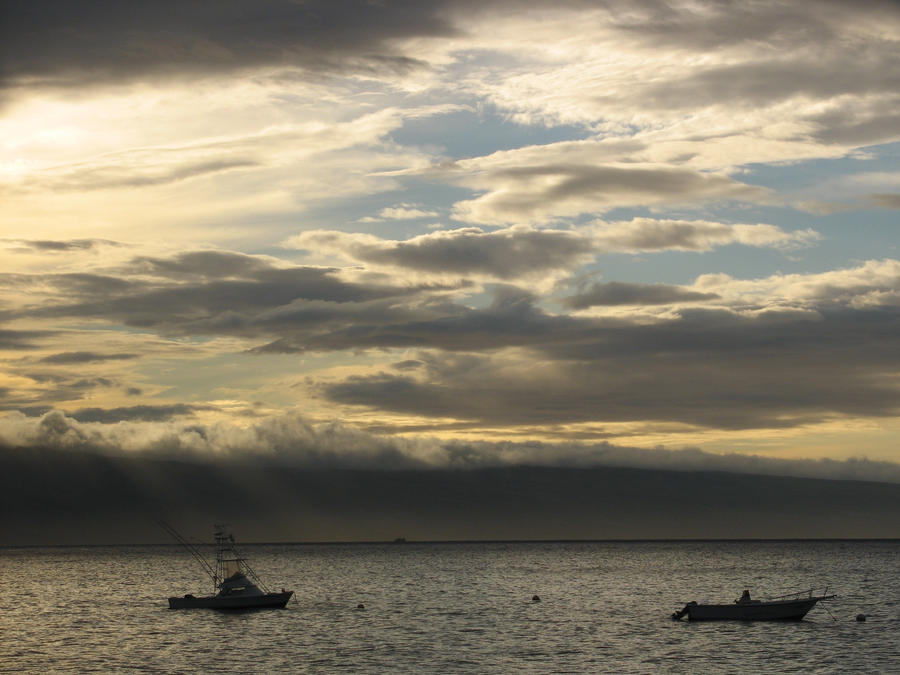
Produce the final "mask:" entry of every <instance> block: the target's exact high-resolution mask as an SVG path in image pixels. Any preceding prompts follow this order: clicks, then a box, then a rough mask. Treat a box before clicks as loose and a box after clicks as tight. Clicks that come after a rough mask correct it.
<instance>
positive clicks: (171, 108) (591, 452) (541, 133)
mask: <svg viewBox="0 0 900 675" xmlns="http://www.w3.org/2000/svg"><path fill="white" fill-rule="evenodd" d="M898 158H900V6H898V5H897V4H895V3H887V2H881V1H879V2H866V1H862V2H854V3H847V2H843V1H838V0H834V1H829V0H817V1H815V2H804V3H797V2H790V1H788V0H784V1H782V2H778V1H774V0H772V1H768V0H760V1H758V2H729V1H727V0H721V1H715V2H713V1H704V0H696V1H691V2H688V1H685V2H680V1H676V0H672V1H664V0H640V1H637V2H635V1H631V0H630V1H628V2H625V1H624V0H623V1H621V2H619V1H617V0H609V1H608V2H582V1H579V0H553V1H552V2H550V1H546V2H544V1H541V0H530V1H529V2H519V1H517V2H512V1H506V0H496V1H485V0H478V1H477V2H475V1H473V0H442V1H437V2H417V1H414V0H387V1H385V2H374V1H373V2H364V1H361V0H360V1H353V0H310V1H308V2H300V1H291V0H253V1H250V0H222V1H220V2H216V3H208V2H201V1H200V0H178V1H177V2H169V1H159V2H153V3H128V2H121V3H107V2H99V0H98V1H91V0H87V1H84V2H78V3H73V2H68V1H66V0H27V1H24V0H23V1H18V0H7V1H5V2H3V3H2V8H0V216H2V228H0V256H2V262H3V264H2V267H0V360H2V367H0V444H2V445H5V446H6V447H26V448H27V447H41V448H47V449H63V450H66V449H67V450H73V451H80V450H90V449H99V450H105V451H115V452H126V453H134V454H147V453H150V454H159V453H163V454H165V455H166V456H184V457H196V456H203V457H208V456H210V455H212V456H215V457H219V456H223V457H224V456H235V455H239V456H246V455H247V454H249V455H251V456H253V455H263V456H266V457H272V456H276V457H280V458H284V459H285V460H289V461H291V462H293V463H295V464H297V465H301V466H302V465H304V464H315V465H321V466H344V465H346V466H354V467H379V468H390V467H392V466H403V467H415V468H428V467H455V466H473V467H485V466H496V465H506V464H540V465H547V466H555V465H559V466H587V465H592V464H603V463H607V464H609V463H613V464H617V465H624V466H657V467H677V466H681V467H684V468H700V467H712V468H732V469H735V470H741V471H761V472H763V473H775V474H777V473H791V474H796V475H809V476H824V475H829V476H837V477H857V478H858V477H862V478H868V479H878V480H890V481H894V482H900V467H898V465H897V463H898V462H900V448H898V445H897V438H898V434H900V340H898V336H900V219H898V209H900V162H898Z"/></svg>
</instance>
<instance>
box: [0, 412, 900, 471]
mask: <svg viewBox="0 0 900 675" xmlns="http://www.w3.org/2000/svg"><path fill="white" fill-rule="evenodd" d="M130 412H131V418H130V422H131V423H130V424H123V423H122V421H119V422H118V423H110V421H106V422H101V421H98V420H94V419H91V417H90V416H89V415H88V416H84V415H80V416H78V417H82V418H84V419H75V418H73V417H69V416H67V415H65V414H64V413H61V412H59V411H54V412H51V413H47V414H45V415H43V416H42V417H40V418H27V417H25V416H23V415H21V414H15V413H14V414H7V415H5V416H3V417H0V448H4V449H5V451H7V452H8V451H10V450H11V449H13V448H16V449H31V450H33V451H34V452H35V453H39V452H43V451H47V450H53V451H64V452H69V453H73V452H74V453H77V452H88V453H92V454H93V453H100V454H102V455H107V456H110V455H111V456H118V457H122V458H132V459H139V458H155V459H166V460H176V461H179V462H185V461H187V462H192V463H197V462H199V463H201V464H220V463H222V462H225V463H227V464H231V463H238V464H241V463H244V462H247V461H251V462H254V463H262V464H263V465H272V466H276V467H277V466H284V467H294V468H300V469H307V470H321V469H353V470H372V469H378V470H393V471H400V470H410V469H417V470H423V469H429V470H447V469H465V470H476V469H486V468H493V469H497V468H509V467H566V468H583V469H589V468H598V467H620V468H622V467H628V468H636V469H647V470H666V471H681V472H693V471H719V472H728V473H741V474H758V475H770V476H794V477H804V478H819V479H828V480H853V481H874V482H885V483H900V464H895V463H892V462H879V461H871V460H868V459H866V458H865V457H856V458H852V459H848V460H843V461H835V460H827V459H818V460H814V459H800V460H798V459H794V460H790V459H775V458H771V457H760V456H754V455H744V454H728V455H719V454H712V453H709V452H704V451H702V450H699V449H696V448H689V449H680V450H667V449H663V448H656V449H646V448H635V447H627V446H622V445H614V444H610V443H605V442H604V443H593V444H585V443H555V444H553V443H540V442H520V443H515V442H495V443H490V442H484V441H480V442H461V441H442V440H440V439H437V438H428V437H418V438H416V437H413V438H398V437H389V436H382V435H378V434H373V433H369V432H365V431H361V430H359V429H356V428H353V427H351V426H348V425H344V424H339V423H336V422H330V423H314V422H311V421H310V420H307V419H304V418H303V417H300V416H296V415H294V416H283V417H276V418H269V419H264V420H260V421H258V422H256V423H255V424H251V425H248V426H243V427H239V426H236V425H234V424H226V423H217V424H201V423H197V422H193V423H192V422H190V421H186V420H183V419H182V420H178V419H168V420H166V421H155V420H153V418H152V417H148V416H145V413H146V411H142V410H132V411H130ZM165 412H167V413H168V415H169V416H170V417H172V418H174V417H175V416H183V415H185V414H188V413H189V411H186V410H169V411H165ZM157 413H158V414H159V416H160V417H162V416H163V411H157Z"/></svg>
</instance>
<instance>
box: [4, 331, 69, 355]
mask: <svg viewBox="0 0 900 675" xmlns="http://www.w3.org/2000/svg"><path fill="white" fill-rule="evenodd" d="M56 334H57V331H48V330H4V329H0V349H10V350H28V349H37V347H38V344H37V342H38V341H39V340H43V339H46V338H50V337H53V336H54V335H56Z"/></svg>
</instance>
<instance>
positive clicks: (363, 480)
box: [0, 449, 900, 545]
mask: <svg viewBox="0 0 900 675" xmlns="http://www.w3.org/2000/svg"><path fill="white" fill-rule="evenodd" d="M0 511H2V513H3V514H4V515H3V518H2V519H0V544H2V545H16V544H57V543H58V544H80V543H86V544H90V543H144V542H160V543H162V542H165V541H166V539H165V534H164V533H162V532H160V531H159V530H158V529H157V528H156V525H155V520H156V518H158V517H161V516H162V517H165V518H166V519H168V520H171V521H173V522H178V523H179V524H180V527H181V528H183V529H185V530H186V531H188V532H197V533H198V534H201V535H205V534H206V533H207V531H208V529H209V527H210V523H213V522H222V521H225V522H229V523H230V524H231V525H232V526H233V527H234V529H235V530H236V531H238V532H241V534H242V535H243V536H245V537H247V536H249V537H250V538H251V539H253V540H256V541H392V540H394V539H395V538H396V534H397V532H403V533H404V536H405V537H406V538H408V539H409V540H410V541H428V540H471V539H646V538H661V539H667V538H843V537H848V538H853V537H874V538H890V537H897V536H900V485H897V484H891V483H868V482H856V481H829V480H818V479H805V478H784V477H773V476H758V475H749V474H732V473H716V472H675V471H657V470H642V469H631V468H627V469H626V468H590V469H575V468H543V467H513V468H498V469H478V470H452V471H449V470H401V471H366V470H306V469H300V468H292V467H285V466H276V465H272V464H265V463H249V462H241V463H238V462H228V461H224V462H219V463H216V464H212V463H190V462H178V461H172V460H162V459H147V458H127V457H118V456H117V457H109V456H101V455H93V454H82V453H64V452H58V451H41V450H24V449H6V450H0ZM192 528H193V529H192Z"/></svg>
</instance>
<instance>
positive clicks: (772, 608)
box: [685, 598, 819, 621]
mask: <svg viewBox="0 0 900 675" xmlns="http://www.w3.org/2000/svg"><path fill="white" fill-rule="evenodd" d="M818 601H819V599H818V598H804V599H802V600H784V601H776V602H748V603H734V604H731V605H687V606H686V607H685V609H686V610H687V612H686V613H687V616H688V619H690V620H691V621H800V620H801V619H802V618H803V617H804V616H806V614H807V612H809V610H811V609H812V608H813V607H815V606H816V603H817V602H818Z"/></svg>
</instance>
